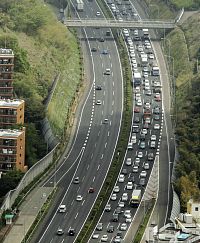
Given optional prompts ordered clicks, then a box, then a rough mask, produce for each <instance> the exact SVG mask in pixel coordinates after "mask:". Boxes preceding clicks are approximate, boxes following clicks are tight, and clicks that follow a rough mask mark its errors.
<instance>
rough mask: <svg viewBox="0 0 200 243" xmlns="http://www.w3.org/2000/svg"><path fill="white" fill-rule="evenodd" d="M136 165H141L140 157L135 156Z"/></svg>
mask: <svg viewBox="0 0 200 243" xmlns="http://www.w3.org/2000/svg"><path fill="white" fill-rule="evenodd" d="M134 165H137V166H139V165H140V158H135V162H134Z"/></svg>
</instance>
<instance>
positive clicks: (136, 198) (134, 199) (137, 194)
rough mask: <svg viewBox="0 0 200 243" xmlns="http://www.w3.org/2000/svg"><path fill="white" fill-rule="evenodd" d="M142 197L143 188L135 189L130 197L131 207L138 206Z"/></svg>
mask: <svg viewBox="0 0 200 243" xmlns="http://www.w3.org/2000/svg"><path fill="white" fill-rule="evenodd" d="M141 197H142V190H141V189H134V190H133V192H132V196H131V199H130V206H131V207H138V206H139V204H140V200H141Z"/></svg>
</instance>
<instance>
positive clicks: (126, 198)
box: [122, 192, 128, 202]
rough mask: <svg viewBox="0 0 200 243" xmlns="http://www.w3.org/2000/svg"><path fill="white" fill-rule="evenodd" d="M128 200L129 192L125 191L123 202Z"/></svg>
mask: <svg viewBox="0 0 200 243" xmlns="http://www.w3.org/2000/svg"><path fill="white" fill-rule="evenodd" d="M127 201H128V193H126V192H124V193H123V194H122V202H127Z"/></svg>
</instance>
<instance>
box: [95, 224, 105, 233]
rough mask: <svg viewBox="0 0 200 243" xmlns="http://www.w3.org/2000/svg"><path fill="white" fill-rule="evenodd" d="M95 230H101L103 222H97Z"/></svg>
mask: <svg viewBox="0 0 200 243" xmlns="http://www.w3.org/2000/svg"><path fill="white" fill-rule="evenodd" d="M96 230H98V231H102V230H103V223H98V224H97V226H96Z"/></svg>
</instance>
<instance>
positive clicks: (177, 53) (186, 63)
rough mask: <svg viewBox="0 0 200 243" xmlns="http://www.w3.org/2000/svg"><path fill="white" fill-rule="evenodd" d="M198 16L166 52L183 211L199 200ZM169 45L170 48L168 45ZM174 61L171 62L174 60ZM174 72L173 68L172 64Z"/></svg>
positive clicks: (171, 38)
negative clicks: (173, 100)
mask: <svg viewBox="0 0 200 243" xmlns="http://www.w3.org/2000/svg"><path fill="white" fill-rule="evenodd" d="M199 16H200V15H199V14H198V13H197V14H194V15H193V16H192V17H190V18H189V19H188V21H187V22H185V23H184V24H183V25H182V26H181V28H177V29H175V30H173V31H172V32H171V33H169V34H168V35H167V36H166V38H167V39H168V40H169V41H166V43H165V52H166V54H168V53H169V51H170V55H171V56H172V57H173V59H174V70H175V73H174V74H175V78H176V107H175V111H174V115H175V117H176V141H177V148H178V152H179V158H178V162H177V166H176V176H177V182H176V183H175V189H176V191H177V192H178V194H179V196H180V198H181V206H182V210H183V211H184V210H186V202H187V201H188V200H189V199H190V198H191V197H193V198H195V199H197V198H200V190H199V187H200V156H199V154H200V153H199V148H200V139H199V138H200V109H199V108H200V73H199V72H198V70H199V65H198V63H199V61H200V55H199V53H200V51H199V37H200V34H199V33H198V32H197V31H195V30H196V29H199V28H200V23H199V21H198V19H199ZM169 45H170V46H169ZM171 62H172V61H171ZM170 68H171V69H170V71H171V72H172V65H171V64H170Z"/></svg>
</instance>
